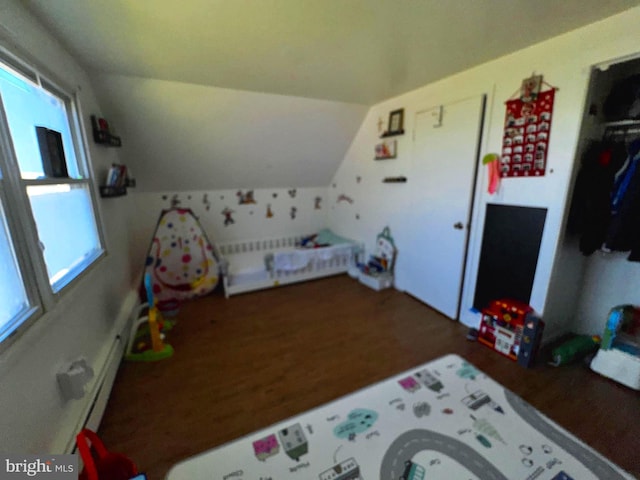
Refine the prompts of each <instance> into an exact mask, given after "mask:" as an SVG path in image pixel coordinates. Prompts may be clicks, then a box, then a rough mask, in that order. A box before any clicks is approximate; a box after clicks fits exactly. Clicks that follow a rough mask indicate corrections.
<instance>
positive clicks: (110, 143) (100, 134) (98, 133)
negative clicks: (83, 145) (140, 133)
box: [91, 115, 122, 147]
mask: <svg viewBox="0 0 640 480" xmlns="http://www.w3.org/2000/svg"><path fill="white" fill-rule="evenodd" d="M91 126H92V128H93V141H94V142H95V143H96V144H98V145H104V146H105V147H121V146H122V140H121V139H120V137H118V136H116V135H113V134H112V133H111V132H110V131H109V124H108V123H107V121H106V120H105V119H104V118H97V117H96V116H95V115H91Z"/></svg>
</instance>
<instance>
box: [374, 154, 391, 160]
mask: <svg viewBox="0 0 640 480" xmlns="http://www.w3.org/2000/svg"><path fill="white" fill-rule="evenodd" d="M394 158H397V157H396V156H395V155H389V156H387V157H375V158H374V160H393V159H394Z"/></svg>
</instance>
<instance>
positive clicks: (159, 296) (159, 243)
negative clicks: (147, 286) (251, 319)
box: [145, 207, 218, 302]
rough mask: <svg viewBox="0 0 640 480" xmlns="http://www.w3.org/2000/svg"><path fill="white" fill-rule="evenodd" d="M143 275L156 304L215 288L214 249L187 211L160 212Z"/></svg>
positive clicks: (216, 276) (201, 293) (188, 296)
mask: <svg viewBox="0 0 640 480" xmlns="http://www.w3.org/2000/svg"><path fill="white" fill-rule="evenodd" d="M145 273H149V274H150V275H151V279H152V288H153V294H154V295H155V296H156V300H157V301H158V302H162V301H168V300H188V299H191V298H194V297H199V296H203V295H206V294H207V293H209V292H211V291H212V290H213V289H214V288H215V287H216V285H217V284H218V260H217V258H216V255H215V252H214V248H213V245H212V244H211V242H209V240H208V238H207V235H206V234H205V233H204V230H203V229H202V227H201V226H200V222H199V221H198V219H197V218H196V216H195V215H194V214H193V212H192V211H191V209H189V208H178V207H174V208H171V209H169V210H163V211H162V213H161V214H160V219H159V220H158V225H157V227H156V231H155V234H154V235H153V240H152V241H151V247H150V248H149V253H148V255H147V263H146V269H145Z"/></svg>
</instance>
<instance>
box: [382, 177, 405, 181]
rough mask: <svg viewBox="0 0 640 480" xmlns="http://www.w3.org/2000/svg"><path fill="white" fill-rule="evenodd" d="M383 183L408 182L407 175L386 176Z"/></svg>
mask: <svg viewBox="0 0 640 480" xmlns="http://www.w3.org/2000/svg"><path fill="white" fill-rule="evenodd" d="M382 183H407V177H404V176H400V177H385V178H384V179H383V180H382Z"/></svg>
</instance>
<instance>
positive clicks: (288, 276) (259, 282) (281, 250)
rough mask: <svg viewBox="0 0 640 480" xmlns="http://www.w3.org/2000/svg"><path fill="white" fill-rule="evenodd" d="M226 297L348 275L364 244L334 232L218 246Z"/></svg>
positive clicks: (245, 241) (322, 231) (325, 231)
mask: <svg viewBox="0 0 640 480" xmlns="http://www.w3.org/2000/svg"><path fill="white" fill-rule="evenodd" d="M217 247H218V248H217V250H218V252H219V253H220V255H221V263H222V274H223V285H224V292H225V296H226V297H227V298H229V297H230V296H231V295H236V294H238V293H244V292H251V291H254V290H261V289H264V288H270V287H277V286H278V285H287V284H290V283H296V282H303V281H306V280H312V279H314V278H321V277H326V276H329V275H336V274H339V273H344V272H346V271H347V270H348V269H349V267H352V266H354V265H355V264H356V261H357V257H358V255H359V254H360V253H361V252H362V251H363V246H362V244H360V243H358V242H355V241H353V240H349V239H347V238H344V237H340V236H338V235H336V234H334V233H333V232H332V231H331V230H327V229H325V230H321V231H320V232H318V233H317V234H315V235H309V236H300V235H299V236H289V237H280V238H270V239H261V240H239V241H234V242H229V243H222V244H218V246H217Z"/></svg>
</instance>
